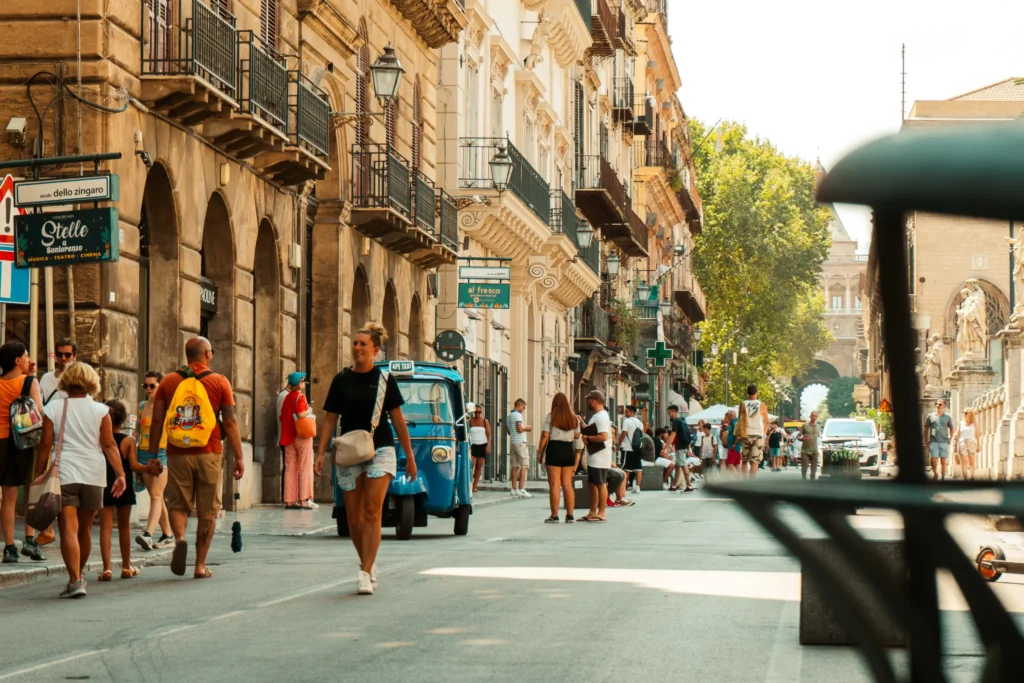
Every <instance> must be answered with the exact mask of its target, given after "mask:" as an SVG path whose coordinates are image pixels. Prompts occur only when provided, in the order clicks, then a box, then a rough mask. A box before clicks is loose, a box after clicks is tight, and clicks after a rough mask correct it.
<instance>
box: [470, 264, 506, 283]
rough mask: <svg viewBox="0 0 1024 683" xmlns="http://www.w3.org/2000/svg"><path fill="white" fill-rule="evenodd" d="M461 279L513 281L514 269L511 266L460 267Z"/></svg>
mask: <svg viewBox="0 0 1024 683" xmlns="http://www.w3.org/2000/svg"><path fill="white" fill-rule="evenodd" d="M459 278H460V279H462V280H511V279H512V268H511V267H509V266H459Z"/></svg>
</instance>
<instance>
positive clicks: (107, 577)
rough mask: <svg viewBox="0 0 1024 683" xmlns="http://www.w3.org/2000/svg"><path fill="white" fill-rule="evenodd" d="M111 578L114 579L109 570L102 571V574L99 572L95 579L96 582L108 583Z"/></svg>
mask: <svg viewBox="0 0 1024 683" xmlns="http://www.w3.org/2000/svg"><path fill="white" fill-rule="evenodd" d="M113 578H114V575H113V573H111V571H110V570H109V569H104V570H103V571H102V572H100V575H99V576H98V577H97V579H96V580H97V581H110V580H111V579H113Z"/></svg>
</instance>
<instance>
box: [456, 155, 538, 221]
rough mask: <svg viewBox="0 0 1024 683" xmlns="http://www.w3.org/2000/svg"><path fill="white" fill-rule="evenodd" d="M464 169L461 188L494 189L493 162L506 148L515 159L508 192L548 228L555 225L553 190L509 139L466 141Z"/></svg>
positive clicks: (460, 179) (461, 170)
mask: <svg viewBox="0 0 1024 683" xmlns="http://www.w3.org/2000/svg"><path fill="white" fill-rule="evenodd" d="M459 145H460V147H462V168H461V169H460V173H459V175H460V177H459V187H460V188H465V189H477V188H484V189H493V188H494V183H493V181H492V180H491V169H490V161H491V159H493V158H494V155H495V154H496V153H497V151H498V148H499V147H505V149H506V151H507V152H508V156H509V158H510V159H511V160H512V177H511V178H510V179H509V184H508V189H509V190H510V191H511V192H512V194H514V195H515V196H516V197H517V198H518V199H519V200H520V201H521V202H523V204H525V205H526V206H527V208H529V209H530V211H532V212H533V213H534V215H536V217H537V218H539V219H540V220H541V221H543V222H544V224H545V225H550V224H551V189H550V187H549V186H548V184H547V182H546V181H545V180H544V179H543V178H542V177H541V175H540V173H538V172H537V170H536V169H535V168H534V167H533V164H531V163H530V162H529V160H528V159H527V158H526V157H525V156H523V154H522V153H521V152H520V151H519V150H518V149H516V146H515V145H513V144H512V142H511V141H510V140H508V139H507V138H462V139H461V140H460V141H459Z"/></svg>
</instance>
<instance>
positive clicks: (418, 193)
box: [413, 171, 437, 237]
mask: <svg viewBox="0 0 1024 683" xmlns="http://www.w3.org/2000/svg"><path fill="white" fill-rule="evenodd" d="M413 205H414V206H415V208H416V211H415V218H416V226H417V227H418V228H420V229H421V230H422V231H423V232H425V233H427V234H428V235H431V236H433V237H436V232H437V190H436V189H435V188H434V181H433V180H431V179H430V178H428V177H427V176H425V175H423V172H422V171H416V189H415V192H414V193H413Z"/></svg>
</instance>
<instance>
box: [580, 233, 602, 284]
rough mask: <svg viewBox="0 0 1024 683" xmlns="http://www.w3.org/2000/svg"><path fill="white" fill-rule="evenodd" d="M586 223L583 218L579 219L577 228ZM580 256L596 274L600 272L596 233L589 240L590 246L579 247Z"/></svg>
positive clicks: (599, 247) (599, 255)
mask: <svg viewBox="0 0 1024 683" xmlns="http://www.w3.org/2000/svg"><path fill="white" fill-rule="evenodd" d="M584 223H586V221H585V220H583V219H580V222H579V225H578V226H577V229H578V228H579V227H580V226H582V225H583V224H584ZM579 251H580V258H581V259H582V260H583V262H584V263H586V264H587V266H589V267H590V269H591V270H592V271H594V272H595V273H596V274H598V275H600V274H601V243H600V242H599V241H598V239H597V235H594V238H593V240H592V241H591V242H590V246H589V247H587V248H586V249H580V250H579Z"/></svg>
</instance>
